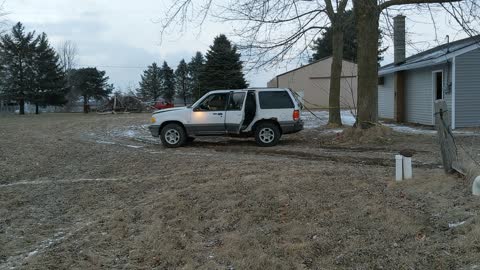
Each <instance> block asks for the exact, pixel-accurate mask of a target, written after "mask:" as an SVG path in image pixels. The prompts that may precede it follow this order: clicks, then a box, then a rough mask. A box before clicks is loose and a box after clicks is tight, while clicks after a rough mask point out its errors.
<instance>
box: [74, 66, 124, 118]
mask: <svg viewBox="0 0 480 270" xmlns="http://www.w3.org/2000/svg"><path fill="white" fill-rule="evenodd" d="M108 79H109V78H108V77H107V76H105V71H99V70H97V68H81V69H77V70H73V72H72V84H73V87H74V88H75V90H76V91H78V92H79V93H80V94H81V96H82V97H83V112H84V113H88V112H89V106H88V102H89V101H90V99H92V98H93V99H96V100H100V99H102V98H105V97H108V95H110V94H111V93H112V91H113V88H114V87H113V85H111V84H108Z"/></svg>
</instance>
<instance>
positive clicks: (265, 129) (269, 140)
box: [255, 122, 282, 147]
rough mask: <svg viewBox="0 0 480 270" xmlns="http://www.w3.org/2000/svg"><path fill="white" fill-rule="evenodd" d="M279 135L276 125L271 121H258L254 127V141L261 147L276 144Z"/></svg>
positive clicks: (280, 134)
mask: <svg viewBox="0 0 480 270" xmlns="http://www.w3.org/2000/svg"><path fill="white" fill-rule="evenodd" d="M281 136H282V133H281V132H280V129H279V128H278V126H277V125H276V124H274V123H271V122H264V123H260V124H258V125H257V127H256V128H255V141H256V142H257V144H258V145H259V146H262V147H269V146H275V145H277V144H278V141H279V140H280V137H281Z"/></svg>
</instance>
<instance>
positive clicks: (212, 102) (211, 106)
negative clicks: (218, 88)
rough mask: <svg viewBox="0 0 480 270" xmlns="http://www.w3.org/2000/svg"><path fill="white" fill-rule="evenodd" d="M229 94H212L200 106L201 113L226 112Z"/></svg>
mask: <svg viewBox="0 0 480 270" xmlns="http://www.w3.org/2000/svg"><path fill="white" fill-rule="evenodd" d="M228 95H229V93H217V94H211V95H209V96H208V97H206V98H205V99H204V100H203V101H202V102H201V103H200V104H199V105H198V106H197V108H196V109H197V110H199V111H210V112H211V111H225V106H226V105H227V100H228Z"/></svg>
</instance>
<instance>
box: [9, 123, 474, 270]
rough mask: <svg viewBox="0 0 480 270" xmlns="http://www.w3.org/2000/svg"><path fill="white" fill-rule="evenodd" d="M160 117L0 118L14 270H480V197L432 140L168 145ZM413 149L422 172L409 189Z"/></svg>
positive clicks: (319, 138) (305, 138)
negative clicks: (159, 129)
mask: <svg viewBox="0 0 480 270" xmlns="http://www.w3.org/2000/svg"><path fill="white" fill-rule="evenodd" d="M148 119H149V115H148V114H127V115H95V114H91V115H82V114H44V115H39V116H33V115H29V116H0V269H11V268H14V269H107V268H115V269H478V268H479V267H480V257H479V255H478V254H480V218H479V216H478V215H479V213H480V200H479V198H475V197H472V196H471V195H470V183H469V182H468V181H467V180H464V179H462V178H459V177H456V176H446V175H445V174H444V173H443V170H442V169H441V168H440V164H441V162H440V156H439V153H438V149H437V148H438V147H437V145H436V139H435V137H433V136H431V135H405V134H397V133H394V134H391V135H385V136H381V134H380V135H378V136H376V137H375V140H356V141H355V142H354V143H353V142H351V141H349V140H345V141H341V140H340V141H339V140H338V135H335V134H332V133H329V132H328V131H326V130H323V129H321V128H320V129H311V130H306V131H304V132H301V133H298V134H292V135H288V136H284V138H282V141H281V143H280V145H279V146H277V147H274V148H258V147H256V146H255V144H254V142H253V140H252V139H232V138H197V140H196V141H195V142H194V143H192V144H190V145H188V146H186V147H182V148H179V149H165V148H163V147H162V146H161V145H160V144H159V142H158V140H157V139H154V138H152V137H151V136H150V135H149V134H148V131H147V129H146V125H147V124H148ZM477 145H480V144H477ZM405 147H409V148H414V149H416V150H417V152H418V153H417V155H416V156H415V157H414V164H415V168H414V179H413V180H411V181H404V182H401V183H396V182H394V181H393V173H394V167H393V166H394V160H393V156H394V154H395V153H397V152H398V151H399V150H400V149H403V148H405Z"/></svg>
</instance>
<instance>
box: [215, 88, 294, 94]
mask: <svg viewBox="0 0 480 270" xmlns="http://www.w3.org/2000/svg"><path fill="white" fill-rule="evenodd" d="M249 90H255V91H285V90H288V89H287V88H272V87H250V88H244V89H224V90H213V91H208V93H228V92H240V91H242V92H245V91H249Z"/></svg>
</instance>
